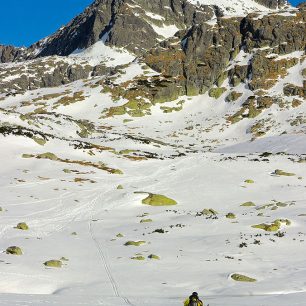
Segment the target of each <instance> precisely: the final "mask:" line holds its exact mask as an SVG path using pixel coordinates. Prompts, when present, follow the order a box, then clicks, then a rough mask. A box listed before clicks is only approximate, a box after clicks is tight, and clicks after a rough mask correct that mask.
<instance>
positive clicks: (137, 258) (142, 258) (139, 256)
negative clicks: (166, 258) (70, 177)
mask: <svg viewBox="0 0 306 306" xmlns="http://www.w3.org/2000/svg"><path fill="white" fill-rule="evenodd" d="M131 259H133V260H145V258H144V256H142V255H138V256H133V257H131Z"/></svg>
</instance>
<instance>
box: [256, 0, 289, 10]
mask: <svg viewBox="0 0 306 306" xmlns="http://www.w3.org/2000/svg"><path fill="white" fill-rule="evenodd" d="M255 1H256V2H257V3H259V4H262V5H263V6H266V7H268V8H271V9H277V8H281V7H284V6H286V5H288V1H287V0H255Z"/></svg>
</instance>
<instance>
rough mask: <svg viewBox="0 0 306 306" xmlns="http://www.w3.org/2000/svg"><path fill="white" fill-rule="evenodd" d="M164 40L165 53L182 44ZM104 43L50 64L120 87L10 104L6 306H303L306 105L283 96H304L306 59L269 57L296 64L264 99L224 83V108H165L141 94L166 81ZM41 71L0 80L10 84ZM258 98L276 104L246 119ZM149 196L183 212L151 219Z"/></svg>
mask: <svg viewBox="0 0 306 306" xmlns="http://www.w3.org/2000/svg"><path fill="white" fill-rule="evenodd" d="M211 2H212V1H208V0H207V1H205V2H204V1H203V3H205V4H212V3H211ZM201 3H202V1H201ZM220 5H221V6H224V8H225V7H226V6H228V5H230V6H231V7H233V8H234V9H235V10H236V11H235V13H237V12H238V14H242V13H244V10H249V9H253V6H254V9H259V10H262V8H261V7H260V6H259V5H258V4H255V2H253V1H247V2H243V3H241V2H240V1H239V0H236V1H234V2H230V3H229V1H222V2H220ZM228 13H229V14H234V11H233V10H229V11H228ZM149 16H150V14H149ZM151 17H155V18H159V17H158V16H157V15H151ZM155 30H156V32H158V31H159V32H158V33H159V34H160V35H161V36H164V37H165V38H166V37H168V36H171V35H173V34H174V32H175V31H176V30H177V28H175V27H174V26H173V27H172V26H169V27H168V28H166V27H164V28H161V27H157V28H155ZM103 41H104V40H103V39H102V40H101V41H98V42H97V43H96V44H94V45H93V46H91V47H90V48H88V49H85V50H77V51H76V52H74V54H72V55H71V56H69V57H63V58H62V59H59V57H55V58H52V60H53V61H54V62H55V63H58V65H60V64H62V63H63V62H64V63H69V64H71V65H72V66H75V65H77V64H79V65H83V66H81V68H82V67H83V68H84V67H86V65H96V64H101V65H105V66H106V67H110V68H112V69H113V70H112V73H111V74H109V75H107V76H98V75H96V76H90V75H89V76H88V77H87V78H83V79H82V78H81V79H79V80H78V81H75V82H71V83H68V84H63V85H61V86H57V87H54V88H38V89H35V90H34V89H33V90H26V91H25V92H19V93H16V94H12V93H11V92H7V93H3V94H0V159H1V161H2V165H1V172H0V173H1V175H0V194H1V200H0V219H1V222H0V237H1V239H0V250H1V251H2V252H0V268H1V269H0V275H1V277H0V305H3V306H7V305H12V306H30V305H35V306H42V305H60V306H70V305H71V306H72V305H73V306H75V305H84V306H85V305H86V306H98V305H106V306H118V305H119V306H124V305H132V306H164V305H173V306H174V305H183V301H184V299H185V298H186V297H187V296H188V295H189V294H190V293H191V292H193V291H198V292H199V294H200V296H201V298H202V299H203V300H204V304H205V306H207V305H208V304H209V305H210V306H225V305H226V306H245V305H249V306H259V305H260V306H271V305H272V306H289V305H290V306H303V305H304V304H305V298H306V276H305V269H306V265H305V254H306V237H305V236H306V232H305V225H306V208H305V207H306V206H305V205H306V188H305V187H306V182H305V180H306V145H305V144H306V137H305V133H306V118H305V113H306V103H305V100H304V99H303V98H302V96H300V95H298V94H296V95H288V96H286V95H285V94H284V87H285V86H286V85H288V84H289V83H290V84H291V85H293V86H296V88H302V89H303V86H305V85H304V84H305V80H304V79H305V75H304V72H303V71H305V68H306V66H305V65H306V61H305V56H304V53H303V52H300V51H299V52H292V53H288V54H286V55H281V56H279V55H277V54H272V55H271V54H270V55H267V56H273V57H275V58H276V59H277V60H281V59H285V60H288V61H289V60H290V59H294V58H297V60H296V61H295V62H294V63H293V64H290V65H289V64H288V67H286V71H285V73H282V74H280V75H278V74H277V72H278V71H276V72H275V74H274V75H272V76H273V77H274V78H275V79H273V80H272V81H275V83H273V85H271V87H270V88H269V89H267V90H266V91H264V92H263V93H259V91H258V90H254V91H253V90H251V89H250V87H249V86H248V85H249V84H248V82H249V81H250V80H249V79H246V80H242V81H241V82H239V83H237V84H235V86H234V85H232V84H230V81H229V78H225V79H224V80H223V83H222V84H220V87H218V88H217V86H216V85H213V86H212V89H214V90H216V89H220V88H221V89H222V92H221V94H220V95H218V96H215V97H214V95H212V94H211V93H210V91H208V92H206V93H204V94H201V95H197V96H180V97H179V98H177V99H171V100H172V101H166V102H164V101H162V102H160V103H159V102H156V103H153V101H150V99H149V98H148V96H147V95H146V93H144V92H143V91H142V89H143V87H141V85H142V84H144V83H145V84H149V85H148V87H150V86H154V84H156V83H153V82H152V83H150V81H152V80H153V79H154V78H156V79H158V78H159V79H158V80H159V81H164V79H167V78H166V76H164V75H161V74H160V73H158V72H157V71H154V70H153V69H151V68H149V66H147V64H146V63H145V62H144V60H143V58H142V57H138V58H136V59H135V57H134V56H133V55H132V54H131V53H128V52H127V51H125V50H124V49H119V48H113V47H109V46H106V45H105V44H104V42H103ZM256 51H258V50H255V51H254V50H253V51H250V52H249V53H247V52H246V51H243V50H241V51H240V52H239V53H238V54H237V55H236V56H235V58H233V59H232V60H231V61H230V62H229V63H228V64H227V67H226V70H227V71H229V70H231V69H234V68H235V67H236V66H238V67H242V66H245V65H247V64H248V63H249V62H250V61H251V60H252V59H253V56H254V53H255V52H256ZM259 51H262V50H259ZM271 52H272V51H271ZM48 60H50V62H49V63H52V61H51V58H46V62H44V61H42V65H45V66H44V68H45V69H46V70H47V71H49V72H50V74H52V71H53V70H52V69H53V67H52V66H48V64H45V63H48ZM35 63H37V61H35V60H34V61H28V62H23V63H13V64H5V65H4V64H3V67H4V66H5V67H7V70H10V71H11V73H10V75H9V76H8V77H9V78H11V79H13V78H14V77H15V75H14V73H15V72H16V75H17V77H18V76H19V77H20V75H23V74H26V72H27V70H28V67H29V65H34V64H35ZM59 63H60V64H59ZM199 64H201V63H199ZM285 64H286V63H285ZM287 68H288V69H287ZM84 69H85V68H84ZM13 71H14V73H13ZM282 72H283V71H282ZM152 84H153V85H152ZM157 84H158V82H157ZM162 85H163V84H162ZM137 86H138V87H137ZM163 88H164V87H163V86H160V88H159V90H162V89H163ZM130 89H135V92H133V91H129V90H130ZM233 92H234V93H236V94H238V96H237V99H235V100H232V101H229V100H228V96H229V95H231V94H233ZM126 93H128V94H126ZM129 94H130V95H129ZM254 96H256V98H258V97H261V96H264V97H266V98H273V99H275V100H273V101H272V103H271V105H268V106H266V107H264V108H262V109H260V112H258V113H256V116H247V110H248V109H244V107H245V102H246V101H248V99H249V98H250V97H254ZM269 101H270V100H269ZM241 110H243V112H242V115H241V118H240V117H239V118H238V119H237V120H236V121H234V120H232V121H231V120H230V119H229V118H231V116H233V115H234V114H237V113H238V114H239V112H241ZM263 153H264V154H263ZM150 194H158V195H164V196H166V197H169V198H171V199H173V200H175V201H176V202H177V205H173V206H154V205H152V206H150V205H147V204H146V202H145V203H143V200H144V199H145V198H146V197H147V196H148V195H150ZM21 222H25V223H26V224H27V225H28V227H29V228H28V230H22V229H19V228H18V226H17V225H18V224H19V223H21ZM19 227H20V226H19ZM128 241H134V242H139V241H142V243H140V245H138V246H134V245H126V243H127V242H128ZM130 244H131V243H130ZM11 246H17V247H20V248H21V251H22V255H12V254H9V252H8V251H7V248H8V247H11ZM152 255H154V256H152ZM49 260H60V261H61V263H62V267H61V268H56V267H47V266H45V265H44V263H45V262H46V261H49ZM235 274H240V275H243V276H247V277H249V278H251V279H252V280H253V281H250V282H243V281H239V280H238V281H237V278H236V280H235V277H234V276H235Z"/></svg>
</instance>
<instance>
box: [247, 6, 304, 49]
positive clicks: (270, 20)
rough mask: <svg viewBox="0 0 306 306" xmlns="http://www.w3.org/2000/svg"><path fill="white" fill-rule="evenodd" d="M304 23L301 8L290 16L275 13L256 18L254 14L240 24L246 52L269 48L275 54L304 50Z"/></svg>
mask: <svg viewBox="0 0 306 306" xmlns="http://www.w3.org/2000/svg"><path fill="white" fill-rule="evenodd" d="M305 21H306V10H305V9H303V8H300V10H299V11H298V12H294V11H293V12H291V15H290V14H288V13H287V14H283V15H282V14H278V13H275V14H269V15H265V16H263V18H258V17H256V14H250V15H248V16H247V17H246V18H245V19H244V20H243V22H242V24H241V33H242V35H243V36H244V37H245V39H244V44H245V47H246V50H247V51H250V50H252V49H253V48H264V47H270V48H273V52H274V53H277V54H286V53H290V52H294V51H298V50H305V44H306V39H305V33H306V31H305Z"/></svg>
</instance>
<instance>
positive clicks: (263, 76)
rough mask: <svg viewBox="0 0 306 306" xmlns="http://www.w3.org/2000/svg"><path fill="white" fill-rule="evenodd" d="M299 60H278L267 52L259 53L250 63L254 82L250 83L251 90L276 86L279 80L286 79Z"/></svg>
mask: <svg viewBox="0 0 306 306" xmlns="http://www.w3.org/2000/svg"><path fill="white" fill-rule="evenodd" d="M298 62H299V60H298V58H290V59H277V57H270V56H269V53H268V52H267V51H259V52H257V53H256V54H255V55H254V57H253V59H252V60H251V63H250V71H251V73H252V80H251V81H250V82H249V87H250V89H251V90H256V89H266V90H267V89H269V88H271V87H272V86H273V85H275V84H276V82H277V81H278V78H279V77H281V78H284V77H285V76H286V75H287V70H288V69H289V68H291V67H293V66H295V65H296V64H298Z"/></svg>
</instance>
